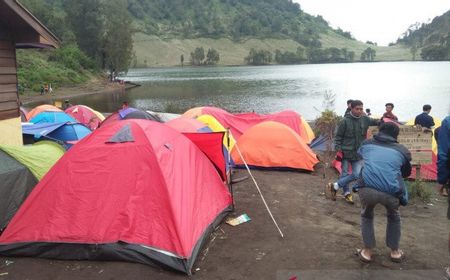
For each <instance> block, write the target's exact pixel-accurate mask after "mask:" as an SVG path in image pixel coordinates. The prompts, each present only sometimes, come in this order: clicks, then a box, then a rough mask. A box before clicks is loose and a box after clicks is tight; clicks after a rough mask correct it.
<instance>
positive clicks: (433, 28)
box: [397, 11, 450, 60]
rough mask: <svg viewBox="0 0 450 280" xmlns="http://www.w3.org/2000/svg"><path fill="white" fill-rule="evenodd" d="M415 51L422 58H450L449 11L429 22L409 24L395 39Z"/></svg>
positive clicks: (399, 43)
mask: <svg viewBox="0 0 450 280" xmlns="http://www.w3.org/2000/svg"><path fill="white" fill-rule="evenodd" d="M397 44H398V45H403V46H406V47H408V48H410V49H411V52H414V51H416V52H417V53H418V54H419V53H420V56H421V57H422V59H424V60H449V59H450V11H448V12H446V13H444V14H443V15H441V16H438V17H435V18H434V19H433V20H432V21H431V22H430V23H428V24H425V23H422V24H416V25H413V26H411V27H410V28H409V29H408V30H407V31H406V32H405V34H404V36H403V37H402V38H400V39H398V40H397Z"/></svg>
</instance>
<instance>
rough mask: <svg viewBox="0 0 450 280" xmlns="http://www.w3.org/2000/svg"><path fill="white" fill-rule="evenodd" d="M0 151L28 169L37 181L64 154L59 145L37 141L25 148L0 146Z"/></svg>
mask: <svg viewBox="0 0 450 280" xmlns="http://www.w3.org/2000/svg"><path fill="white" fill-rule="evenodd" d="M0 149H1V150H3V151H4V152H6V153H7V154H8V155H10V156H11V157H13V158H14V159H16V160H17V161H19V162H20V163H22V164H23V165H25V166H26V167H28V169H30V171H31V172H32V173H33V175H34V176H35V177H36V178H37V179H38V180H39V181H40V180H41V179H42V177H44V175H45V174H47V172H48V171H49V170H50V168H52V166H53V165H54V164H55V163H56V162H57V161H58V160H59V159H60V158H61V157H62V156H63V155H64V152H65V150H64V148H63V147H61V145H59V144H57V143H55V142H52V141H39V142H37V143H35V144H33V145H25V146H0Z"/></svg>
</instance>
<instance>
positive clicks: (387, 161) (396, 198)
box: [356, 123, 411, 262]
mask: <svg viewBox="0 0 450 280" xmlns="http://www.w3.org/2000/svg"><path fill="white" fill-rule="evenodd" d="M398 134H399V128H398V126H397V125H396V124H394V123H383V124H381V126H380V131H379V133H378V134H376V135H375V136H374V137H373V138H372V139H368V140H366V141H364V142H363V144H362V145H361V147H360V148H359V150H358V153H359V154H360V155H361V157H362V159H363V162H364V165H363V166H364V167H363V169H362V171H361V173H360V178H359V179H358V181H357V186H356V187H357V188H358V193H359V197H360V200H361V233H362V238H363V242H364V249H362V250H359V251H358V255H359V258H360V259H361V260H362V261H363V262H370V261H371V260H372V249H373V248H374V247H375V231H374V225H373V219H374V208H375V206H376V205H377V204H382V205H383V206H384V207H385V208H386V211H387V213H386V214H387V218H388V222H387V228H386V245H387V246H388V247H389V248H390V249H391V260H392V261H393V262H401V261H402V260H403V251H402V250H400V249H399V244H400V235H401V224H400V212H399V210H398V209H399V206H400V205H403V206H405V205H406V204H407V203H408V191H407V188H406V185H405V183H404V181H403V178H406V177H408V176H409V175H410V174H411V164H410V161H411V153H410V152H409V151H408V149H406V147H405V146H403V145H401V144H399V143H398V142H397V137H398Z"/></svg>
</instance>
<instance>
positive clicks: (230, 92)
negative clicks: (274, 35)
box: [71, 62, 450, 120]
mask: <svg viewBox="0 0 450 280" xmlns="http://www.w3.org/2000/svg"><path fill="white" fill-rule="evenodd" d="M122 78H124V79H126V80H129V81H133V82H136V83H139V84H141V85H142V86H141V87H136V88H133V89H130V90H127V91H126V92H125V93H122V94H100V95H95V96H84V97H77V98H72V99H71V102H72V103H73V104H85V105H88V106H91V107H93V108H95V109H97V110H99V111H103V112H111V111H114V110H116V109H117V108H118V107H119V106H120V105H121V103H122V101H124V100H127V101H129V103H130V105H131V106H133V107H137V108H141V109H146V110H152V111H160V112H171V113H182V112H184V111H186V110H187V109H190V108H192V107H197V106H207V105H211V106H217V107H221V108H223V109H225V110H228V111H230V112H248V111H255V112H257V113H270V112H278V111H282V110H286V109H290V110H294V111H297V112H298V113H300V114H302V115H303V116H304V117H305V118H306V119H308V120H311V119H314V118H315V117H316V116H318V115H319V111H321V110H322V109H323V104H324V103H323V102H324V96H325V94H327V93H331V94H334V95H335V96H336V100H335V107H334V109H335V110H336V111H337V112H338V114H343V112H344V111H345V107H346V100H347V99H360V100H362V101H363V102H364V106H365V108H370V109H371V111H372V113H373V115H375V116H376V115H381V114H382V113H383V112H384V104H385V103H386V102H393V103H394V104H395V108H394V113H395V114H397V116H398V117H399V118H400V119H401V120H409V119H411V118H413V117H414V116H416V115H417V114H418V113H420V112H421V111H422V105H424V104H427V103H428V104H431V106H432V107H433V109H432V111H431V115H433V116H436V117H438V118H443V117H444V116H446V115H447V114H448V113H450V62H386V63H385V62H381V63H351V64H321V65H295V66H259V67H250V66H243V67H184V68H150V69H131V70H130V71H129V72H128V74H127V75H126V76H124V77H122Z"/></svg>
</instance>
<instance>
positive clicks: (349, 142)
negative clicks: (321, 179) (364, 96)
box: [328, 100, 376, 203]
mask: <svg viewBox="0 0 450 280" xmlns="http://www.w3.org/2000/svg"><path fill="white" fill-rule="evenodd" d="M350 108H351V110H350V112H349V113H348V114H347V115H345V117H344V119H343V120H342V121H341V122H340V123H339V127H338V130H337V133H336V137H335V139H334V145H335V150H336V152H338V155H340V154H342V158H341V160H342V174H341V176H340V177H339V180H338V181H337V182H335V183H330V184H328V190H329V191H330V192H331V194H332V198H333V200H335V196H336V192H337V191H338V190H339V188H342V189H343V192H344V197H345V200H346V201H347V202H348V203H353V196H352V194H351V192H350V188H349V184H350V183H351V182H352V181H354V180H356V179H357V178H358V177H359V172H360V170H361V167H362V161H361V157H360V156H359V155H358V153H357V151H358V149H359V147H360V146H361V143H362V142H363V141H364V140H365V139H366V136H367V130H368V128H369V125H376V121H375V120H372V119H370V118H369V117H367V116H365V115H364V108H363V103H362V102H361V101H360V100H352V101H351V106H350ZM350 166H351V167H352V172H351V173H350V172H349V167H350Z"/></svg>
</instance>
